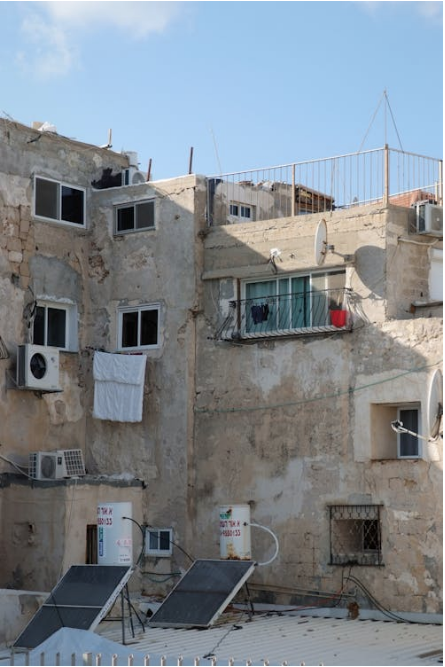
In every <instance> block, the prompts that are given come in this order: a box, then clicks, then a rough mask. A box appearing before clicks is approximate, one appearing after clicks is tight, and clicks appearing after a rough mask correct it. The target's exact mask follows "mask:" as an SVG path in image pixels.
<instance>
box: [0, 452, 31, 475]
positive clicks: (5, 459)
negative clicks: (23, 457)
mask: <svg viewBox="0 0 445 667" xmlns="http://www.w3.org/2000/svg"><path fill="white" fill-rule="evenodd" d="M0 459H3V461H6V462H7V463H10V464H11V465H12V466H14V468H16V470H18V472H19V473H20V474H21V475H25V477H28V479H36V478H35V477H31V475H28V473H27V472H25V471H24V470H21V467H25V466H19V465H17V463H14V461H11V459H8V458H7V457H6V456H3V455H2V454H0Z"/></svg>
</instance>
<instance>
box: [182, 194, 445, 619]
mask: <svg viewBox="0 0 445 667" xmlns="http://www.w3.org/2000/svg"><path fill="white" fill-rule="evenodd" d="M409 215H410V214H409V212H408V211H406V210H405V211H404V210H400V209H399V210H397V212H396V214H395V215H393V211H392V210H390V209H385V210H379V209H378V207H369V208H368V209H367V208H365V207H363V208H362V207H360V208H358V209H355V210H350V211H347V212H336V213H333V214H332V216H331V217H330V218H329V219H327V225H328V243H330V244H333V245H334V246H335V252H334V253H329V254H328V255H327V258H326V262H325V264H324V265H323V267H320V270H325V269H328V268H332V267H333V266H342V265H344V260H343V258H342V257H339V255H336V254H335V253H341V254H342V255H344V254H345V255H352V256H353V259H352V261H349V259H350V258H348V259H347V262H346V264H347V275H348V280H349V285H350V286H351V288H352V290H353V292H354V295H355V296H354V313H355V314H354V329H353V331H352V332H351V333H349V332H345V333H333V334H332V333H331V334H328V335H323V336H300V337H295V338H293V339H287V340H284V339H282V340H279V339H275V340H269V341H254V342H252V341H250V344H247V345H246V344H242V342H236V341H234V342H233V343H229V342H224V341H218V340H214V339H213V340H211V338H212V334H213V337H214V336H215V332H216V331H217V328H218V325H219V324H220V322H221V318H222V315H221V313H222V312H224V307H225V306H226V304H227V302H228V300H230V299H236V281H237V280H241V281H242V280H246V279H251V280H252V279H254V280H255V279H259V278H267V277H268V276H272V275H273V274H272V271H271V267H270V264H269V263H268V259H269V252H270V248H271V247H278V248H280V250H281V251H282V253H281V255H280V260H282V261H277V263H276V265H277V267H278V274H277V275H278V276H279V275H285V274H286V273H297V272H301V273H304V272H307V271H310V270H316V269H317V267H316V266H315V265H314V259H313V239H314V232H315V228H316V225H317V223H318V220H319V217H320V216H305V217H304V218H298V219H296V220H274V221H269V222H267V223H250V224H243V225H231V226H230V227H219V228H217V229H215V230H211V231H210V233H209V234H208V236H207V238H206V241H205V245H206V257H205V262H206V264H205V267H206V271H205V274H204V278H205V280H206V291H205V297H204V309H205V312H206V314H207V315H208V318H207V321H206V322H204V321H201V326H200V330H199V350H200V355H199V357H198V362H197V369H198V382H197V409H196V412H197V414H196V449H195V452H194V466H195V482H196V486H195V493H196V526H197V533H199V534H200V535H202V540H201V548H202V551H203V553H204V554H205V555H206V556H207V557H216V556H217V555H218V553H219V532H218V508H219V506H220V505H225V504H231V503H233V504H236V503H246V502H247V503H249V504H250V506H251V511H252V520H253V521H255V522H257V523H259V524H261V525H264V526H267V527H269V528H270V529H272V530H273V531H274V532H275V533H276V535H277V537H278V539H279V542H280V553H279V556H278V558H277V559H276V560H275V561H274V562H273V563H272V564H271V565H269V566H267V567H264V568H258V570H257V571H256V573H255V575H254V577H253V579H252V586H253V588H259V589H262V591H263V593H262V595H263V599H264V596H266V595H268V596H269V598H268V599H271V600H272V599H275V600H281V601H283V602H287V603H289V601H292V600H293V601H296V600H298V599H300V600H302V599H304V598H305V596H307V595H308V593H309V592H311V593H315V594H318V595H320V594H323V592H326V593H331V594H335V592H337V591H339V590H340V589H341V588H342V585H343V583H344V580H343V577H344V576H346V575H347V574H348V573H349V572H351V573H352V574H353V575H355V577H357V578H358V579H359V580H360V582H362V583H363V584H364V585H365V586H366V587H367V588H368V589H369V590H370V591H371V592H372V594H373V595H374V596H375V597H376V598H377V599H378V600H379V601H380V602H381V603H382V604H384V605H385V606H387V607H388V608H390V609H392V610H394V611H397V610H398V611H403V610H405V611H408V610H409V611H421V612H439V611H440V609H441V583H440V582H441V539H442V537H441V535H442V533H441V525H442V524H441V502H440V499H441V497H442V494H441V469H442V452H441V446H440V444H441V440H439V441H438V442H431V443H425V445H424V447H423V452H422V458H421V459H407V460H401V459H397V458H395V457H396V455H397V446H396V435H395V433H394V432H393V431H392V429H391V426H390V417H389V415H391V419H395V418H396V414H397V413H396V412H395V413H394V411H395V410H396V408H395V407H388V408H385V409H384V410H383V411H379V410H378V409H377V408H378V407H379V406H380V407H382V406H383V407H384V406H385V405H387V406H395V405H397V404H415V405H419V407H420V409H421V414H422V415H423V416H422V420H423V421H422V426H421V429H422V430H421V434H423V435H424V436H425V437H427V436H428V431H427V426H426V420H425V415H426V413H427V394H428V387H429V382H430V380H431V376H432V373H433V372H434V370H435V369H436V368H438V367H440V362H441V357H442V353H441V349H442V340H443V338H442V333H443V332H442V320H441V317H437V316H436V317H432V318H428V319H425V318H422V317H421V314H419V313H417V314H416V315H414V314H413V313H412V312H410V305H411V303H412V301H413V299H415V298H418V297H419V296H420V292H421V291H423V294H424V296H425V297H427V296H428V295H427V292H426V291H424V290H425V285H427V282H428V271H429V261H428V256H429V254H428V247H427V243H428V241H431V239H427V238H426V237H425V238H423V239H419V237H417V236H415V237H414V240H416V241H417V242H416V243H413V244H408V243H403V242H398V238H399V236H403V237H406V238H408V220H409ZM411 238H412V237H411ZM411 266H414V267H415V269H411ZM405 275H407V277H406V279H404V278H401V276H405ZM211 313H213V315H212V316H210V314H211ZM389 318H391V319H389ZM395 318H397V319H395ZM209 360H211V363H210V362H209ZM373 406H374V407H375V409H374V408H373ZM373 410H374V411H373ZM385 410H388V412H386V411H385ZM377 422H378V424H377ZM382 432H384V433H385V438H387V439H388V442H391V443H393V442H394V443H395V446H393V445H392V444H391V447H392V449H391V450H390V451H389V447H388V451H382V443H381V438H380V435H381V433H382ZM394 452H395V453H394ZM333 504H334V505H336V504H338V505H350V504H366V505H381V506H382V508H381V525H382V555H383V562H384V567H376V566H361V567H359V566H353V567H350V566H347V567H342V566H333V565H330V564H329V563H330V526H329V510H328V507H329V505H333ZM252 542H253V557H254V558H255V559H258V560H260V561H264V560H267V559H268V558H269V557H270V556H271V555H272V554H273V550H274V547H273V544H272V540H271V539H270V538H267V537H265V536H264V534H261V532H259V531H258V530H255V529H252ZM345 590H346V592H347V593H350V594H351V595H356V597H357V599H358V600H359V602H360V604H364V605H365V606H366V605H369V600H367V599H366V595H365V594H364V592H363V590H359V589H356V586H355V584H354V583H353V582H346V588H345ZM283 593H286V596H285V597H280V596H281V595H282V594H283ZM270 596H272V597H270ZM306 599H307V600H309V602H311V603H314V600H316V599H317V598H316V597H309V598H306ZM348 599H349V598H348Z"/></svg>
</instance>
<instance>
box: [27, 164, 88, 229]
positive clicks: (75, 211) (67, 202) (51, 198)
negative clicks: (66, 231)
mask: <svg viewBox="0 0 445 667" xmlns="http://www.w3.org/2000/svg"><path fill="white" fill-rule="evenodd" d="M34 215H35V216H36V217H38V218H45V219H46V220H56V221H57V222H66V223H67V224H71V225H78V226H80V227H85V190H84V189H83V188H76V187H73V186H71V185H67V184H65V183H58V182H57V181H50V180H48V179H46V178H40V177H39V176H36V179H35V200H34Z"/></svg>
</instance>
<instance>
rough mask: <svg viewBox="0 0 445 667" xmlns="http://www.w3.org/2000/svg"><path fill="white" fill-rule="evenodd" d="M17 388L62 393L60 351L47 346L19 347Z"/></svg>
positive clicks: (28, 345) (26, 345) (27, 345)
mask: <svg viewBox="0 0 445 667" xmlns="http://www.w3.org/2000/svg"><path fill="white" fill-rule="evenodd" d="M16 382H17V386H18V387H19V388H20V389H33V390H34V391H61V389H60V386H59V350H58V349H57V348H56V347H48V346H45V345H31V344H29V343H28V344H25V345H18V346H17V379H16Z"/></svg>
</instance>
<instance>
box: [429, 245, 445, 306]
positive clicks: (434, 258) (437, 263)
mask: <svg viewBox="0 0 445 667" xmlns="http://www.w3.org/2000/svg"><path fill="white" fill-rule="evenodd" d="M430 260H431V266H430V275H429V288H430V299H431V301H443V250H442V249H441V248H431V250H430Z"/></svg>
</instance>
